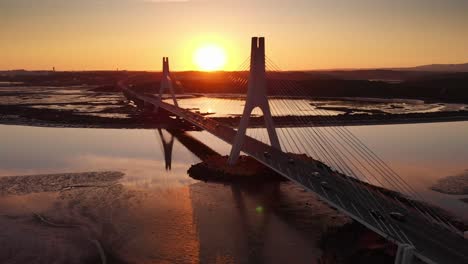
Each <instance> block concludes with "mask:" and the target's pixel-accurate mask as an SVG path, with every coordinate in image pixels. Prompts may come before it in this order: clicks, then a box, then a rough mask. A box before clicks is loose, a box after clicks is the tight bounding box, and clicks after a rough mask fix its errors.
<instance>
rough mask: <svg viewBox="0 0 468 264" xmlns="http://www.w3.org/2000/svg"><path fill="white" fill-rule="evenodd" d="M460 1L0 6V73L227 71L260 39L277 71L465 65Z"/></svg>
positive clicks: (187, 0)
mask: <svg viewBox="0 0 468 264" xmlns="http://www.w3.org/2000/svg"><path fill="white" fill-rule="evenodd" d="M467 14H468V1H463V0H446V1H438V0H412V1H405V0H393V1H383V0H379V1H373V0H349V1H344V0H335V1H329V0H290V1H281V0H237V1H228V0H172V1H171V0H101V1H95V0H81V1H73V0H70V1H63V0H2V1H1V2H0V18H1V23H0V36H1V42H0V69H4V70H6V69H19V68H23V69H51V68H52V67H53V66H55V67H56V68H57V70H94V69H116V68H119V69H128V70H160V69H161V62H160V61H161V57H163V56H169V57H170V59H171V68H172V69H173V70H193V69H197V66H196V65H194V62H193V56H194V52H195V50H196V49H197V48H198V47H200V46H203V45H206V44H215V45H219V46H221V47H223V48H224V49H225V50H226V53H227V64H226V66H225V68H224V69H225V70H235V69H238V66H239V65H240V64H241V63H242V62H243V61H244V60H245V59H246V58H247V56H248V55H249V45H250V37H252V36H265V37H266V38H267V56H269V57H270V58H271V59H272V60H274V61H275V62H276V63H277V64H278V65H279V66H280V67H281V68H282V69H286V70H302V69H327V68H370V67H404V66H415V65H420V64H431V63H463V62H468V34H467V32H468V31H467V29H468V15H467Z"/></svg>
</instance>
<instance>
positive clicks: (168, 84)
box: [154, 57, 179, 112]
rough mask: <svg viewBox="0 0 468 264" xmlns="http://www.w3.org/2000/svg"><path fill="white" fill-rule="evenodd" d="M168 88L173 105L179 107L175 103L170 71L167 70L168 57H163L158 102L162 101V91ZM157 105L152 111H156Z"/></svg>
mask: <svg viewBox="0 0 468 264" xmlns="http://www.w3.org/2000/svg"><path fill="white" fill-rule="evenodd" d="M167 90H169V92H170V93H171V95H172V100H173V101H174V105H175V106H177V107H179V104H178V103H177V99H176V96H175V93H174V87H173V86H172V79H171V73H170V71H169V57H163V71H162V77H161V86H160V88H159V99H158V100H159V102H161V101H162V95H163V93H164V92H166V91H167ZM158 110H159V106H155V107H154V111H155V112H158Z"/></svg>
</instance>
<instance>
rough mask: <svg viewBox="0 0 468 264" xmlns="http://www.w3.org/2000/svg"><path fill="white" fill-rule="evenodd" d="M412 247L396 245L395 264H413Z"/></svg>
mask: <svg viewBox="0 0 468 264" xmlns="http://www.w3.org/2000/svg"><path fill="white" fill-rule="evenodd" d="M413 254H414V247H413V246H412V245H408V244H401V245H398V250H397V254H396V256H395V264H411V263H412V262H413Z"/></svg>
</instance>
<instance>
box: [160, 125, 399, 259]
mask: <svg viewBox="0 0 468 264" xmlns="http://www.w3.org/2000/svg"><path fill="white" fill-rule="evenodd" d="M167 132H168V133H169V134H170V135H171V140H167V138H164V137H163V135H162V132H161V130H159V131H158V134H159V135H161V141H162V142H163V145H164V146H165V147H164V148H163V149H164V151H165V155H164V156H165V157H166V168H169V169H170V164H171V156H170V155H169V153H172V150H171V148H172V145H173V139H174V138H176V139H177V141H178V142H180V143H181V144H182V145H183V146H184V147H186V148H187V149H188V150H189V151H190V152H192V153H193V154H194V155H195V156H197V157H198V158H199V159H200V160H204V159H206V158H207V157H209V156H212V155H220V154H219V153H217V152H216V151H214V150H213V149H212V148H210V147H209V146H207V145H205V144H203V143H202V142H200V141H198V140H197V139H196V138H194V137H192V136H191V135H189V134H187V133H184V132H180V131H174V130H172V131H171V130H168V131H167ZM188 198H189V200H190V204H191V208H192V219H193V225H194V228H195V232H196V237H197V240H198V254H196V255H198V258H199V261H200V262H201V263H323V264H324V263H353V262H355V261H358V262H359V263H377V262H378V263H393V254H394V251H395V248H394V247H393V246H391V245H390V244H389V243H388V242H386V241H385V240H383V239H382V238H380V237H378V236H377V235H376V234H374V233H372V232H371V231H368V230H367V229H366V228H364V227H363V226H361V225H359V224H357V223H353V222H351V221H350V220H349V219H348V218H346V217H344V216H343V215H341V214H339V213H338V212H337V211H336V210H334V209H332V208H330V207H329V206H328V205H326V204H325V203H323V202H321V201H319V200H318V199H317V197H316V196H315V195H314V194H312V193H310V192H306V191H304V190H302V189H301V188H300V187H298V186H296V185H294V184H293V183H291V182H282V181H277V180H274V181H268V180H265V181H264V182H255V183H242V184H240V183H205V182H197V183H194V184H191V185H189V186H188Z"/></svg>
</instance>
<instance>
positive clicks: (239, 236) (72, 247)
mask: <svg viewBox="0 0 468 264" xmlns="http://www.w3.org/2000/svg"><path fill="white" fill-rule="evenodd" d="M120 177H122V175H121V174H119V173H110V172H105V173H104V174H103V173H100V174H96V173H77V174H56V175H42V176H41V175H36V176H18V177H14V176H13V177H7V180H3V181H2V183H1V184H2V189H3V190H11V191H8V192H7V191H3V192H2V193H1V194H0V226H2V227H8V228H6V229H2V231H1V234H0V244H2V245H4V246H2V249H1V250H0V262H1V263H32V262H34V263H51V262H54V263H104V262H105V261H106V262H107V263H155V262H156V263H215V262H218V263H219V262H221V263H245V262H249V263H259V262H268V263H285V262H290V263H310V262H317V263H351V262H350V261H351V260H353V259H355V258H356V257H359V259H360V261H361V260H362V261H361V263H376V262H375V260H376V259H380V260H382V259H383V260H385V261H384V262H380V261H379V263H391V262H392V261H393V255H394V248H392V246H391V245H390V244H388V243H387V242H385V241H384V240H383V239H382V238H380V237H378V236H377V235H375V234H373V233H372V232H369V231H367V230H366V229H365V228H363V227H361V226H359V225H355V224H350V223H351V221H350V219H349V218H347V217H345V216H343V215H341V214H340V213H338V212H337V211H335V210H334V209H331V208H330V207H328V206H327V205H326V204H324V203H323V202H320V201H319V200H317V199H316V197H315V196H314V195H313V194H311V193H309V192H305V191H303V190H302V189H300V188H298V187H297V186H295V185H294V184H292V183H288V182H286V183H278V182H273V183H268V182H265V183H262V184H252V185H248V186H245V185H244V186H241V185H236V184H231V185H224V184H215V183H203V182H198V183H195V184H191V185H189V186H185V187H177V188H168V189H145V188H143V189H142V188H135V187H130V186H126V185H124V184H122V183H120V181H119V180H118V179H119V178H120ZM0 179H1V178H0ZM86 179H89V180H86ZM33 182H40V183H41V184H40V186H41V187H38V188H32V189H31V188H29V187H28V186H27V183H33ZM97 183H99V184H97ZM77 184H79V185H80V186H79V187H78V186H76V185H77ZM55 185H57V186H60V188H56V187H52V189H51V187H50V186H55ZM13 186H16V187H15V188H12V187H13ZM72 186H74V187H72ZM68 187H71V188H68ZM52 190H57V191H52ZM340 241H347V242H348V243H347V244H348V245H352V246H347V248H346V250H343V248H342V246H343V245H342V243H341V242H340ZM366 252H367V253H366Z"/></svg>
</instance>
